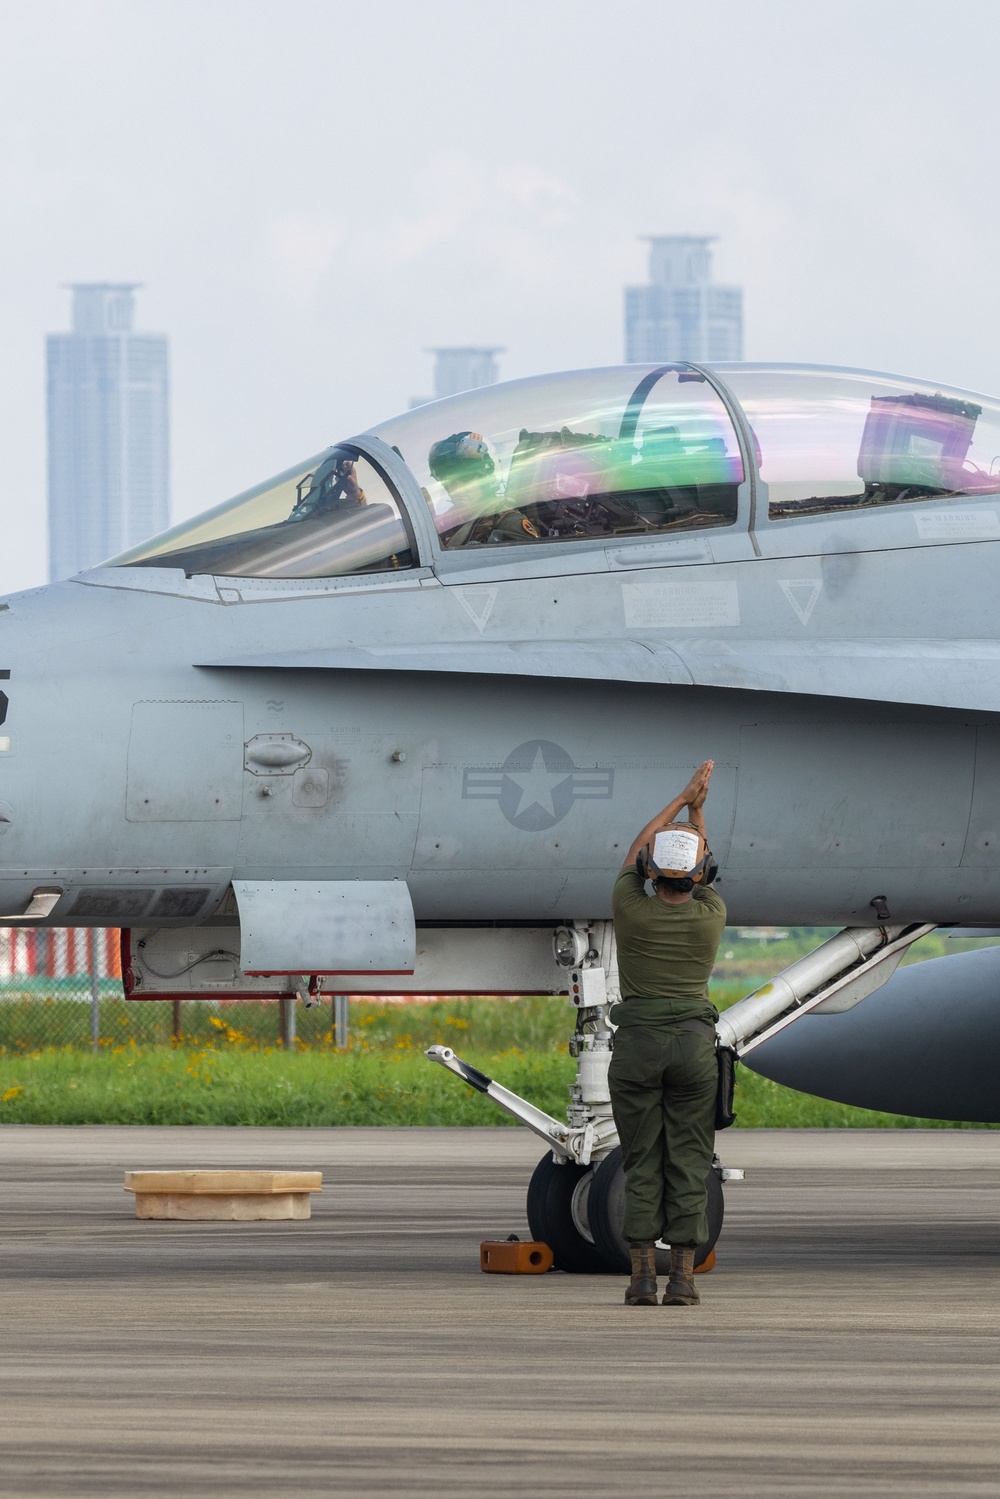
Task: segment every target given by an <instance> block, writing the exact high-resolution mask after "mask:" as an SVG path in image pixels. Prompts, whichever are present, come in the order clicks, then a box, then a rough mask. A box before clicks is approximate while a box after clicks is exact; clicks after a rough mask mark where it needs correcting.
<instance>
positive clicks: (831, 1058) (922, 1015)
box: [745, 948, 1000, 1124]
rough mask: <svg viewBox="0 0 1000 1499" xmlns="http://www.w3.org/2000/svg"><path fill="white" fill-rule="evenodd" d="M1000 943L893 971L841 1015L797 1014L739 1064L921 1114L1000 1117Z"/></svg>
mask: <svg viewBox="0 0 1000 1499" xmlns="http://www.w3.org/2000/svg"><path fill="white" fill-rule="evenodd" d="M998 1056H1000V948H986V949H980V950H979V951H975V952H963V953H957V954H956V955H955V956H954V957H947V958H934V959H931V960H929V961H928V962H925V963H913V964H911V965H910V966H909V967H906V968H900V969H897V971H896V973H894V974H893V976H892V978H891V979H890V980H889V982H888V983H887V984H885V985H884V987H883V988H881V989H879V990H877V991H876V993H874V994H872V995H870V996H869V997H868V998H867V999H865V1000H862V1001H861V1003H860V1004H858V1005H855V1007H854V1008H853V1009H850V1010H846V1011H844V1012H843V1013H841V1014H827V1015H804V1016H803V1017H802V1018H801V1019H800V1020H797V1021H795V1022H794V1023H793V1024H792V1025H789V1026H787V1027H786V1028H785V1030H783V1031H781V1032H780V1033H779V1034H778V1035H777V1036H775V1037H774V1038H773V1039H772V1040H770V1041H767V1042H765V1043H764V1045H763V1046H760V1047H758V1048H757V1049H756V1050H755V1051H753V1052H751V1053H750V1055H749V1056H748V1057H747V1059H746V1062H745V1065H746V1066H747V1067H749V1068H750V1069H751V1070H752V1071H753V1072H758V1073H760V1075H761V1076H762V1077H769V1078H771V1079H772V1080H773V1081H774V1082H776V1083H783V1084H784V1085H785V1086H786V1087H788V1088H797V1089H798V1090H799V1091H800V1092H802V1093H812V1094H815V1095H816V1096H817V1097H819V1098H829V1099H832V1100H834V1101H835V1102H837V1103H848V1104H854V1105H856V1106H858V1107H860V1108H866V1109H880V1110H884V1111H885V1112H887V1113H892V1114H910V1115H915V1116H916V1117H918V1118H921V1119H949V1120H956V1121H963V1122H966V1121H967V1122H970V1123H977V1124H994V1123H997V1122H1000V1068H998V1064H997V1058H998Z"/></svg>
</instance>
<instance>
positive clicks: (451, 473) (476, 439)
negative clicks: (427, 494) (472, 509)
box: [427, 432, 494, 486]
mask: <svg viewBox="0 0 1000 1499" xmlns="http://www.w3.org/2000/svg"><path fill="white" fill-rule="evenodd" d="M427 466H428V468H429V469H430V471H431V474H432V476H433V477H434V478H435V479H437V480H438V482H439V483H441V484H444V485H446V486H447V485H448V484H449V483H454V482H455V481H458V482H460V483H461V482H462V481H464V480H469V479H486V478H489V476H490V475H491V474H492V473H493V471H494V463H493V459H492V458H491V457H490V450H489V447H488V445H487V443H486V439H485V438H484V437H483V436H482V434H481V433H479V432H453V433H452V435H451V436H450V437H443V438H442V439H441V441H440V442H436V443H434V444H433V446H432V447H431V450H430V452H429V453H428V455H427Z"/></svg>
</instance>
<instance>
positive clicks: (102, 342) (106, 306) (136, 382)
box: [46, 281, 170, 580]
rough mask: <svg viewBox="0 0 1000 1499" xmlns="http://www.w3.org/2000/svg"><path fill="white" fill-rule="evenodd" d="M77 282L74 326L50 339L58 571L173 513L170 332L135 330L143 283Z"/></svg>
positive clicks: (152, 528)
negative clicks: (137, 297)
mask: <svg viewBox="0 0 1000 1499" xmlns="http://www.w3.org/2000/svg"><path fill="white" fill-rule="evenodd" d="M70 289H71V290H72V293H73V331H72V332H71V333H50V334H49V336H48V338H47V340H46V356H47V358H46V368H47V399H48V458H49V576H50V578H51V579H53V580H55V579H57V578H68V577H71V576H72V575H73V574H74V573H77V572H80V571H81V569H83V568H86V567H93V566H94V565H95V564H96V563H98V562H101V561H103V560H104V559H105V558H106V557H111V556H114V554H115V553H116V552H121V551H124V550H125V548H126V547H130V546H134V545H135V544H136V543H138V542H140V541H142V540H143V539H144V538H145V537H147V536H152V535H153V534H154V533H155V532H157V531H162V530H163V529H164V528H165V527H166V526H167V525H168V524H169V520H170V514H169V512H170V481H169V440H168V438H169V415H168V406H169V393H168V377H167V340H166V338H165V337H164V336H163V335H162V334H160V333H135V332H133V330H132V316H133V311H134V304H135V297H134V295H133V293H134V292H135V290H136V284H135V283H132V282H126V283H110V282H103V281H101V282H88V283H79V284H76V285H74V286H72V287H71V288H70Z"/></svg>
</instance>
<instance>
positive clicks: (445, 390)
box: [410, 348, 503, 409]
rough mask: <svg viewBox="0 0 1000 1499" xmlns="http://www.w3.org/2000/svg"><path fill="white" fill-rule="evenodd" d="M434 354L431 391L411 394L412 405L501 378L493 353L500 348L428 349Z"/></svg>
mask: <svg viewBox="0 0 1000 1499" xmlns="http://www.w3.org/2000/svg"><path fill="white" fill-rule="evenodd" d="M427 352H428V353H429V354H433V355H434V394H433V395H432V396H414V397H413V399H412V400H411V402H410V407H411V409H412V408H413V407H414V406H424V405H426V404H427V402H428V401H440V400H441V399H442V398H443V397H444V396H457V395H458V393H459V391H462V390H478V388H479V387H480V386H481V385H495V384H496V383H497V381H498V379H499V378H500V371H499V370H498V369H497V360H496V356H497V355H498V354H502V353H503V349H479V348H460V349H452V348H448V349H428V350H427Z"/></svg>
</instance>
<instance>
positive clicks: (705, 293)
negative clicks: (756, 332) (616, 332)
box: [625, 234, 743, 364]
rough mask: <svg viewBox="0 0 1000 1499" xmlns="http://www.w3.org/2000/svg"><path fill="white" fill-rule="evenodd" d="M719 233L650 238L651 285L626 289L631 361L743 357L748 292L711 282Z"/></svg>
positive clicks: (627, 343) (627, 354) (627, 358)
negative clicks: (713, 241)
mask: <svg viewBox="0 0 1000 1499" xmlns="http://www.w3.org/2000/svg"><path fill="white" fill-rule="evenodd" d="M714 237H715V236H714V235H708V236H705V235H690V234H659V235H651V236H650V238H649V285H648V286H628V287H626V288H625V362H626V364H660V363H672V362H674V361H680V360H684V359H690V360H693V361H694V362H695V363H696V364H698V363H702V362H704V363H707V364H715V363H720V364H721V363H724V362H726V361H727V360H732V359H742V358H743V292H742V291H741V290H740V288H739V287H738V286H716V285H715V284H714V282H713V281H712V252H711V251H710V250H709V248H708V247H709V245H710V244H711V243H712V240H713V238H714Z"/></svg>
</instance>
